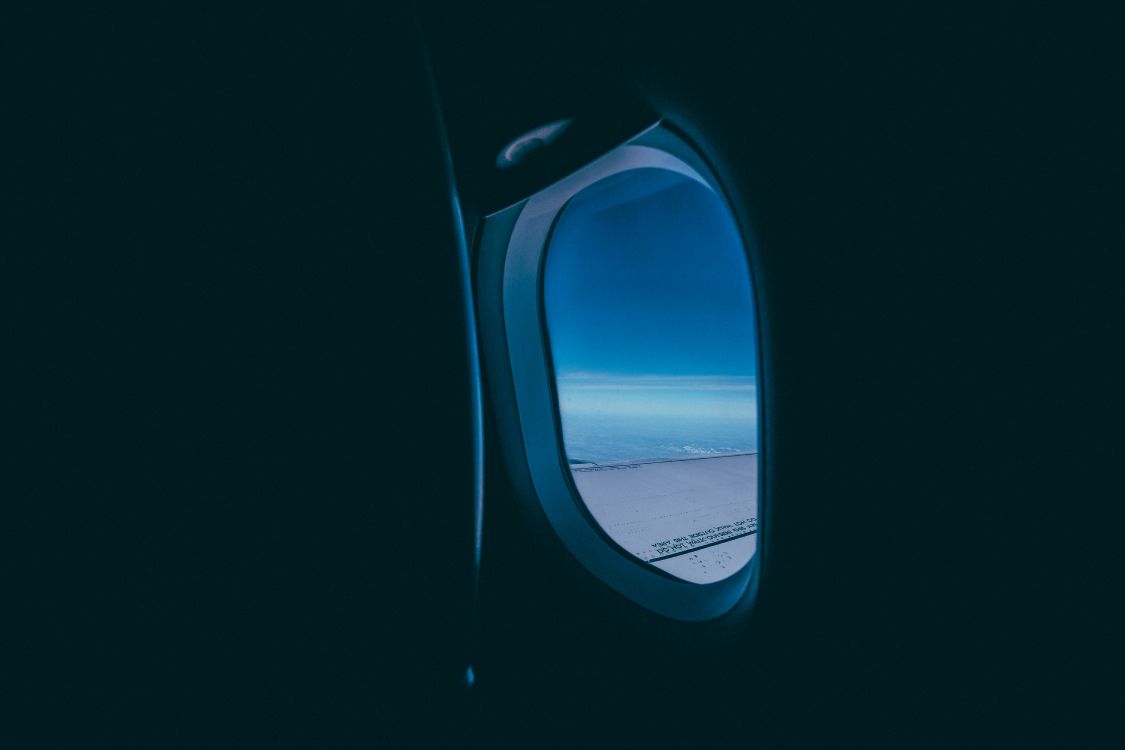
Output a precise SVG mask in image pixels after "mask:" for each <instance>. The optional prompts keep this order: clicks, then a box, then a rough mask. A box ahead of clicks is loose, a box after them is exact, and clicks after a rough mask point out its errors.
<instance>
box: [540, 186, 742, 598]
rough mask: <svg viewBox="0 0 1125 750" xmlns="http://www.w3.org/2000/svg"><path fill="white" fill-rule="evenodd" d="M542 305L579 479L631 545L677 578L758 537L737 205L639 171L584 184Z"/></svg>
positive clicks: (549, 263)
mask: <svg viewBox="0 0 1125 750" xmlns="http://www.w3.org/2000/svg"><path fill="white" fill-rule="evenodd" d="M542 279H543V280H542V283H543V310H544V316H545V323H546V329H547V337H548V340H549V349H550V355H551V361H552V363H553V369H554V378H555V388H556V395H557V403H558V418H559V422H560V427H561V431H562V437H563V445H564V448H565V453H566V460H567V463H568V467H569V471H570V475H571V478H572V480H573V483H574V487H575V488H576V489H577V491H578V494H579V495H580V496H581V500H582V502H583V503H584V505H585V508H586V511H587V512H588V514H589V516H590V517H592V518H593V520H594V521H596V522H597V524H598V525H599V526H600V527H601V529H602V530H603V531H604V532H605V533H606V534H607V535H608V536H609V537H610V538H611V539H612V540H613V541H614V542H616V543H617V544H618V545H619V546H620V547H622V548H623V549H624V550H625V551H627V552H628V553H630V554H632V555H634V556H635V557H637V558H639V559H640V560H642V561H644V562H646V563H649V564H652V565H654V566H656V567H657V568H660V569H662V570H664V571H665V572H666V573H669V574H671V575H673V576H675V577H677V578H680V579H683V580H686V581H690V582H694V583H710V582H714V581H718V580H722V579H724V578H727V577H729V576H731V575H733V574H734V573H735V572H737V571H738V570H740V569H741V568H742V567H743V566H745V564H746V563H747V562H748V561H749V560H750V559H751V558H752V557H753V555H754V553H755V551H756V542H757V536H756V533H757V528H758V525H757V515H758V512H757V508H758V498H757V486H758V482H757V471H758V455H757V450H758V425H757V413H758V409H757V344H756V323H755V315H754V300H753V292H752V289H751V286H750V273H749V269H748V266H747V260H746V254H745V250H744V247H743V244H742V240H741V238H740V235H739V232H738V228H737V226H736V224H735V222H734V218H733V216H732V215H731V213H730V210H729V208H728V207H727V205H726V203H725V201H724V199H723V198H722V196H721V195H720V194H718V193H717V192H716V191H715V190H714V189H713V188H712V187H711V186H710V185H708V184H706V183H705V182H703V181H702V180H699V179H696V178H695V177H694V176H691V175H688V174H686V173H684V172H680V171H673V170H671V169H662V168H637V169H629V170H626V171H623V172H619V173H616V174H613V175H611V176H609V177H606V178H605V179H602V180H600V181H597V182H595V183H593V184H592V185H589V186H588V187H586V188H585V189H583V190H581V191H580V192H578V193H577V194H575V195H574V197H573V198H571V200H570V201H569V202H568V203H567V205H566V207H565V208H564V209H563V210H562V211H561V212H560V213H559V215H558V218H557V221H556V223H555V226H554V229H553V230H552V232H551V235H550V239H549V241H548V244H547V248H546V259H545V265H544V270H543V277H542Z"/></svg>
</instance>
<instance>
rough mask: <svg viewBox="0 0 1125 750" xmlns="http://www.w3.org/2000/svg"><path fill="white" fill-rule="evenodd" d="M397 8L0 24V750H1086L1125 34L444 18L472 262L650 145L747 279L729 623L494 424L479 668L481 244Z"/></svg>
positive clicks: (1110, 428) (1097, 674) (832, 21)
mask: <svg viewBox="0 0 1125 750" xmlns="http://www.w3.org/2000/svg"><path fill="white" fill-rule="evenodd" d="M392 5H393V6H395V7H386V6H380V7H379V8H378V9H377V10H376V9H374V8H373V9H371V10H364V11H360V10H355V9H351V10H343V11H327V10H320V9H316V10H314V9H309V10H306V11H303V12H297V11H289V10H282V9H280V8H270V9H268V10H263V11H262V12H260V13H251V12H248V11H247V12H238V11H233V10H231V9H229V8H226V7H223V8H217V7H208V8H199V9H192V10H190V11H189V10H184V11H182V12H173V11H157V10H152V9H149V10H146V11H141V12H137V13H127V12H124V11H112V10H106V9H96V10H90V9H88V10H78V9H75V10H72V11H71V12H69V13H65V14H63V13H56V14H46V13H44V14H42V16H41V17H39V18H36V19H16V20H14V21H13V22H12V23H11V24H10V25H7V29H8V30H9V31H10V32H11V35H12V36H13V37H14V41H13V43H12V44H11V45H8V46H7V51H9V52H13V51H14V53H15V55H16V58H15V59H16V63H15V64H13V65H12V66H10V67H9V69H8V72H9V78H10V81H11V84H10V86H9V87H8V91H9V93H10V94H11V96H8V97H6V100H7V102H8V104H7V106H6V107H5V109H6V115H5V118H6V124H8V125H9V126H10V128H11V129H10V130H9V136H8V138H7V139H6V143H5V153H6V164H7V167H6V169H5V172H6V176H7V177H8V180H6V183H7V185H6V188H5V208H6V209H7V213H8V214H9V216H10V217H13V218H12V219H9V220H5V221H4V222H3V229H2V231H3V240H2V242H0V283H2V284H3V286H4V291H3V294H2V296H0V304H2V305H3V310H4V315H3V321H2V323H3V334H2V335H3V352H4V372H5V375H7V377H6V378H5V381H6V383H7V385H6V388H5V399H4V404H5V405H4V409H5V412H4V418H3V424H4V430H5V433H6V436H7V437H8V438H9V447H8V448H6V449H5V454H4V459H5V461H4V465H5V469H4V480H3V481H4V486H3V490H2V502H3V505H4V508H5V510H6V513H5V520H4V523H3V529H4V532H5V544H4V548H5V552H6V553H7V554H6V558H8V560H9V561H10V562H6V563H5V578H6V580H7V581H9V582H10V585H9V586H7V587H6V612H7V614H8V617H7V618H6V619H8V620H10V621H14V626H15V627H14V629H13V631H14V634H13V635H10V636H9V638H8V639H7V641H6V646H7V652H8V653H9V654H11V656H12V659H11V663H7V664H6V666H5V668H4V676H5V682H6V683H9V685H10V686H11V688H12V693H14V694H15V696H16V697H15V699H14V700H12V701H11V702H9V703H8V704H7V705H6V709H7V711H8V712H9V715H10V716H13V717H15V719H16V721H12V722H5V725H6V726H5V729H4V731H5V732H11V733H13V735H14V736H13V737H11V738H9V739H8V741H7V742H5V743H3V744H5V745H7V746H11V747H34V746H44V747H57V746H59V745H80V746H113V747H122V746H140V747H153V746H157V747H177V746H181V747H198V746H201V745H207V746H212V745H240V746H246V745H255V746H256V745H264V746H277V745H288V744H292V745H298V746H342V745H348V746H351V745H376V746H397V745H401V744H406V743H407V741H408V740H409V741H411V742H412V744H419V745H424V744H425V743H426V742H427V741H430V740H434V739H436V736H442V735H444V738H445V739H446V740H449V739H450V738H451V737H452V739H454V740H457V741H459V742H461V743H463V744H465V745H467V746H478V745H479V746H485V747H488V746H504V745H506V744H513V745H519V746H533V745H538V744H540V740H543V741H544V742H555V741H560V742H561V741H563V740H564V739H568V738H571V737H574V738H576V739H581V740H582V742H583V745H588V746H597V745H599V744H607V743H608V742H609V741H610V740H611V739H630V738H632V740H634V741H636V742H638V743H639V742H640V741H642V740H646V741H647V740H654V739H661V740H663V741H665V742H667V743H669V745H668V746H671V745H672V744H674V740H676V739H682V740H688V741H691V742H692V743H693V744H694V745H696V746H699V745H707V744H715V743H720V742H727V743H733V744H735V745H737V746H751V745H760V746H767V747H770V746H772V747H777V746H821V747H824V746H852V745H860V746H896V747H901V746H916V745H925V744H944V745H946V746H949V745H953V746H958V747H960V746H966V745H968V746H987V747H992V746H997V745H1005V744H1015V745H1024V744H1028V742H1030V741H1035V742H1043V743H1046V744H1053V745H1067V744H1076V743H1078V744H1081V741H1082V740H1084V739H1088V738H1089V737H1090V736H1092V735H1093V734H1094V733H1095V732H1098V731H1099V730H1103V729H1113V728H1112V727H1109V726H1108V721H1107V718H1108V717H1109V716H1110V714H1109V709H1111V708H1112V707H1114V705H1115V704H1116V702H1117V701H1118V699H1119V693H1120V691H1119V690H1118V689H1116V688H1115V687H1114V685H1115V684H1116V681H1119V680H1118V674H1119V671H1118V669H1117V662H1116V661H1115V657H1114V656H1113V654H1114V653H1115V650H1114V649H1113V648H1112V646H1113V645H1114V643H1113V642H1114V641H1115V640H1116V633H1117V631H1118V630H1119V629H1120V628H1119V623H1118V622H1117V620H1116V619H1115V618H1114V617H1113V616H1112V615H1113V609H1114V608H1113V607H1112V606H1111V605H1112V604H1113V603H1115V600H1116V599H1119V598H1120V580H1119V576H1118V575H1116V571H1117V570H1118V569H1119V568H1118V566H1117V565H1116V564H1115V562H1116V561H1115V558H1116V557H1117V556H1116V555H1114V554H1112V553H1113V552H1115V551H1116V550H1117V549H1118V548H1119V546H1120V545H1119V543H1118V542H1117V540H1116V539H1115V538H1114V536H1115V534H1116V529H1117V528H1118V526H1117V525H1116V524H1115V523H1114V520H1115V516H1116V515H1117V514H1114V513H1113V511H1114V510H1116V507H1117V505H1118V504H1119V496H1120V491H1119V486H1120V482H1119V479H1118V478H1117V477H1116V475H1115V467H1116V466H1117V465H1118V464H1119V463H1120V457H1119V454H1120V450H1119V447H1118V446H1119V443H1120V440H1119V438H1118V437H1117V436H1118V433H1119V431H1120V425H1121V422H1120V419H1119V416H1118V414H1119V406H1120V397H1119V395H1118V391H1119V388H1120V383H1121V369H1120V365H1119V363H1118V362H1117V359H1118V351H1119V349H1120V344H1119V342H1120V330H1119V321H1120V319H1121V316H1120V315H1119V312H1120V311H1119V309H1118V307H1119V305H1117V304H1116V302H1117V300H1118V299H1119V297H1120V294H1119V290H1118V286H1119V279H1120V278H1121V274H1120V271H1121V270H1122V269H1121V261H1120V251H1121V248H1122V230H1121V224H1120V221H1119V216H1118V214H1119V213H1120V196H1121V191H1120V179H1121V176H1122V172H1121V168H1120V162H1119V161H1118V160H1117V159H1116V158H1115V155H1114V153H1113V152H1112V150H1111V146H1112V144H1115V143H1116V141H1117V140H1118V139H1119V133H1120V132H1121V130H1122V128H1121V127H1120V121H1119V119H1118V118H1117V117H1116V116H1115V113H1114V111H1113V105H1114V104H1115V103H1116V100H1117V99H1119V98H1120V91H1121V90H1122V89H1123V83H1125V82H1123V81H1122V80H1121V73H1120V71H1121V70H1125V66H1122V65H1120V60H1119V57H1120V55H1119V51H1118V47H1119V44H1118V39H1117V34H1116V31H1115V30H1116V29H1119V28H1120V27H1121V18H1120V17H1111V16H1110V14H1109V13H1108V12H1107V13H1106V14H1105V16H1104V17H1099V16H1097V15H1095V14H1090V16H1089V17H1084V16H1081V15H1080V14H1079V13H1078V12H1077V11H1075V12H1074V13H1072V14H1068V15H1065V16H1062V17H1054V16H1050V15H1048V14H1046V13H1044V14H1041V15H1039V14H1035V13H1033V12H1031V11H1028V10H1026V9H1024V8H1023V7H1022V6H1019V7H1017V6H1000V5H999V4H997V5H995V6H993V5H991V4H990V5H989V6H988V7H986V8H976V9H973V10H963V11H961V10H953V9H952V8H945V7H944V6H943V7H942V8H937V9H934V10H933V11H932V12H931V11H925V12H924V11H921V10H907V9H891V8H885V9H868V10H864V11H859V10H856V9H854V8H851V7H846V6H840V7H836V6H828V5H827V4H825V7H821V8H816V7H807V6H801V7H800V8H797V7H796V6H794V7H790V6H787V5H774V6H769V7H761V8H755V9H751V10H748V11H744V12H742V13H738V14H736V13H734V12H733V11H729V10H726V9H721V8H720V7H718V5H717V4H715V5H712V4H706V3H705V4H699V3H693V4H687V5H683V6H681V7H680V9H679V12H677V13H670V12H664V11H661V12H656V11H655V9H654V7H653V6H644V7H641V6H638V7H636V8H632V9H628V8H620V7H615V8H611V7H609V6H608V5H607V6H605V7H599V8H598V9H597V10H596V12H595V11H590V10H583V9H579V8H554V9H553V10H552V12H551V14H550V15H549V16H548V17H541V16H540V14H538V13H537V12H534V11H532V10H530V9H528V8H527V7H526V6H523V5H518V6H517V5H516V4H510V3H501V4H489V5H488V7H481V6H480V5H479V4H465V5H464V6H463V7H461V8H459V9H453V8H438V7H436V5H435V6H431V5H430V4H425V3H423V4H421V16H422V27H423V28H424V30H425V34H426V40H427V46H428V47H429V51H430V54H431V56H432V60H433V68H434V73H435V76H436V78H437V82H438V89H439V94H440V98H441V103H442V108H443V110H444V116H445V121H446V124H447V126H448V136H449V143H450V146H451V150H452V156H453V162H454V171H455V174H456V179H457V185H458V187H459V189H460V191H461V196H462V197H463V200H464V205H465V209H466V219H467V221H468V222H469V224H470V228H471V224H472V222H473V220H474V218H475V216H476V215H477V214H479V213H480V212H489V211H493V210H496V209H499V208H502V207H503V206H505V205H508V204H510V203H511V202H512V201H514V200H518V199H519V198H521V197H523V196H526V195H527V194H528V193H529V191H531V190H534V189H537V188H538V187H542V186H543V185H545V184H548V183H549V182H550V181H552V180H554V179H557V178H558V177H561V176H563V175H565V174H567V173H569V171H572V170H573V169H574V168H576V167H578V166H581V165H582V164H584V163H586V161H588V160H589V158H592V157H593V156H596V155H597V154H599V153H602V152H604V150H606V149H608V148H610V147H612V146H614V145H616V144H618V143H621V142H622V141H623V140H625V139H626V138H628V137H629V136H631V135H632V134H635V133H636V132H638V131H639V130H640V129H642V128H643V127H645V126H646V125H647V124H649V123H651V122H653V121H654V119H655V117H657V116H659V117H664V118H666V119H667V120H668V121H669V122H670V123H672V124H673V125H674V126H676V127H678V128H680V129H681V130H682V131H683V132H684V133H685V134H686V135H687V136H688V137H689V138H690V139H691V140H693V141H694V142H695V143H696V144H697V145H698V146H700V148H701V149H702V150H703V151H704V153H706V154H707V155H708V156H709V158H710V159H711V160H712V164H713V167H714V169H715V171H716V173H717V174H718V176H719V178H720V180H722V181H723V183H724V185H725V186H726V187H727V189H728V191H729V193H730V195H731V196H732V198H733V201H734V203H735V209H736V211H737V212H738V218H739V221H740V222H742V223H743V225H744V226H747V227H750V228H751V229H752V230H753V234H754V239H755V241H756V245H757V249H756V252H755V254H754V256H753V258H752V262H753V265H754V268H753V270H754V272H755V275H756V278H757V280H758V289H757V293H758V294H759V296H760V301H761V311H762V315H761V318H760V320H759V324H760V328H761V335H762V338H763V347H764V348H763V353H764V359H763V370H762V371H761V372H760V373H759V374H760V377H761V379H762V383H763V384H764V387H763V393H764V394H765V397H766V411H765V415H766V421H765V423H764V424H763V425H762V430H763V432H762V436H763V440H764V445H763V454H762V455H763V461H764V464H763V469H762V470H763V472H764V476H765V484H764V487H765V490H766V502H767V503H768V504H769V505H768V506H767V508H766V514H765V516H764V518H763V525H762V528H763V536H764V540H763V544H764V545H765V547H764V554H765V560H764V568H763V569H764V571H765V578H764V579H763V588H762V590H761V596H760V600H759V606H758V608H757V610H756V611H755V612H754V613H753V616H752V617H751V618H750V620H749V623H748V624H747V625H746V626H745V627H741V626H739V627H734V626H732V625H731V624H730V623H727V622H724V621H718V622H715V623H709V624H707V625H704V626H690V625H688V624H684V623H675V622H671V621H666V620H662V619H660V618H658V617H655V616H653V615H650V614H648V613H646V612H644V611H641V610H639V609H638V608H637V607H635V606H634V605H632V604H629V603H628V602H626V601H625V600H623V599H621V598H620V597H619V596H618V595H616V594H614V593H612V592H611V591H609V590H608V589H605V588H604V587H602V586H601V585H600V584H598V583H597V582H596V581H594V580H593V579H592V578H591V577H590V576H589V575H588V574H586V573H585V572H584V571H583V570H581V569H579V568H578V567H577V566H575V565H574V564H573V561H572V560H570V558H569V557H568V556H567V554H566V553H565V551H564V550H563V549H562V548H561V547H560V546H558V544H557V541H554V540H552V539H549V538H541V537H537V536H534V535H531V534H529V533H528V525H527V524H526V523H525V522H524V520H522V519H523V517H522V516H521V515H520V512H519V511H518V509H517V503H516V499H515V498H514V497H513V496H512V491H511V483H510V480H509V478H508V476H507V474H506V469H505V468H504V465H503V463H502V462H501V461H500V456H499V451H500V446H499V445H498V443H497V437H496V432H495V431H494V429H493V427H494V425H492V424H491V423H490V420H491V417H487V418H486V428H487V430H486V434H485V437H486V442H485V456H484V458H485V461H486V493H485V501H486V513H485V519H486V524H485V537H484V538H485V546H484V550H483V562H482V574H481V575H482V577H481V598H480V601H479V602H478V615H479V616H478V623H477V627H476V629H475V638H476V640H475V644H470V643H469V637H470V626H469V619H470V618H469V614H470V605H471V581H472V554H473V550H472V502H473V467H474V462H475V460H476V458H475V457H474V455H473V449H472V444H473V440H472V435H473V433H472V400H471V390H470V383H471V377H472V373H471V369H470V360H469V357H468V354H467V352H468V346H469V344H468V341H467V336H466V331H467V313H466V309H467V306H466V304H465V301H464V299H463V296H462V289H463V287H462V281H463V279H462V278H461V262H462V260H463V259H462V258H461V257H460V256H459V252H460V248H459V245H458V242H457V237H458V235H457V232H458V231H459V229H460V228H459V227H458V226H457V224H456V221H457V219H456V217H455V214H454V212H453V210H452V194H451V185H450V182H449V179H448V175H447V174H446V172H445V165H444V163H443V158H444V152H443V148H442V139H441V131H440V128H439V124H438V121H437V117H436V113H435V111H434V109H433V107H432V101H431V99H430V92H429V90H428V88H427V80H426V71H425V62H424V58H423V55H422V50H421V49H420V47H419V45H418V43H417V37H416V36H415V35H414V21H413V19H412V17H411V16H412V11H411V10H410V9H409V8H400V7H397V6H398V4H392ZM565 117H575V118H576V122H575V125H574V127H573V129H572V131H570V132H568V133H567V134H565V135H564V136H562V137H560V139H559V140H558V141H557V143H555V144H552V145H550V146H546V147H544V148H542V149H540V151H539V152H537V153H534V154H531V155H530V156H529V157H528V160H527V162H526V164H524V165H521V166H520V167H519V168H514V169H511V170H507V171H505V172H504V173H503V174H501V173H499V172H497V171H496V169H495V166H494V165H495V158H496V154H497V152H498V150H499V149H500V148H501V147H503V146H504V145H505V144H506V143H508V142H510V141H511V139H512V138H514V137H516V136H518V135H519V134H521V133H523V132H526V131H527V130H529V129H530V128H533V127H536V126H538V125H542V124H544V123H547V122H551V121H554V120H557V119H560V118H565ZM12 133H14V135H12ZM494 406H495V404H491V403H486V411H485V413H486V416H487V415H489V414H490V410H491V409H492V408H493V407H494ZM470 657H471V658H472V659H473V664H474V668H475V675H476V685H475V687H474V689H473V690H472V691H469V692H466V691H464V690H463V689H462V686H461V682H460V681H461V679H462V675H463V673H464V665H465V664H466V662H467V661H468V659H469V658H470ZM6 662H7V660H6ZM21 719H22V720H21ZM75 738H77V741H75ZM64 739H65V742H64V741H63V740H64ZM1110 744H1112V743H1110Z"/></svg>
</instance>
